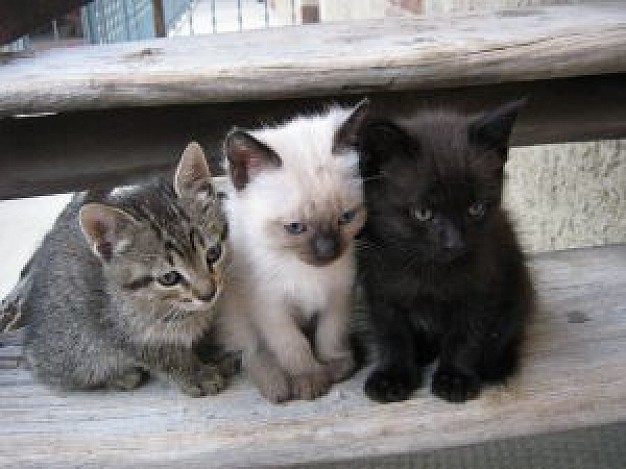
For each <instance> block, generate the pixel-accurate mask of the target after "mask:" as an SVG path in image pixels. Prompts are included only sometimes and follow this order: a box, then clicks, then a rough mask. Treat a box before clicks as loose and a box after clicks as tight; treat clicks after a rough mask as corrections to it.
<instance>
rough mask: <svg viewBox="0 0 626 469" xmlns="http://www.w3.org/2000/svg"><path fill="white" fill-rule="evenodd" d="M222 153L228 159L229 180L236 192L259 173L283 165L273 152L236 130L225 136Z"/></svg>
mask: <svg viewBox="0 0 626 469" xmlns="http://www.w3.org/2000/svg"><path fill="white" fill-rule="evenodd" d="M224 153H225V154H226V158H227V159H228V165H229V173H230V179H231V180H232V182H233V185H234V186H235V189H237V190H241V189H243V188H244V187H246V185H247V184H248V183H249V182H250V181H251V180H252V179H253V178H254V176H255V175H256V174H258V173H260V172H261V171H263V170H265V169H268V168H278V167H280V166H281V165H282V164H283V162H282V160H281V159H280V157H279V156H278V155H277V154H276V152H275V151H274V150H272V149H271V148H270V147H268V146H267V145H266V144H264V143H262V142H259V141H258V140H257V139H255V138H254V137H253V136H252V135H250V134H249V133H247V132H245V131H243V130H240V129H237V128H235V129H233V130H231V131H230V133H229V134H228V135H227V136H226V140H225V141H224Z"/></svg>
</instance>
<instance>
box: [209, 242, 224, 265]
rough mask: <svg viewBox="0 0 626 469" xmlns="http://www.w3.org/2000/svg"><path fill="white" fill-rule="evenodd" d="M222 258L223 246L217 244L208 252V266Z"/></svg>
mask: <svg viewBox="0 0 626 469" xmlns="http://www.w3.org/2000/svg"><path fill="white" fill-rule="evenodd" d="M220 257H222V245H221V244H216V245H214V246H211V247H210V248H209V249H207V250H206V261H207V263H208V264H213V263H215V262H217V261H218V260H219V259H220Z"/></svg>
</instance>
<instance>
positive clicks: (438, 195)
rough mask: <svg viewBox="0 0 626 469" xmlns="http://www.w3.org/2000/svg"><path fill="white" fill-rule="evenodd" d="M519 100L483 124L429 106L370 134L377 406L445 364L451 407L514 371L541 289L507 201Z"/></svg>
mask: <svg viewBox="0 0 626 469" xmlns="http://www.w3.org/2000/svg"><path fill="white" fill-rule="evenodd" d="M520 105H521V102H513V103H509V104H507V105H505V106H503V107H501V108H500V109H497V110H496V111H494V112H492V113H489V114H487V115H485V116H483V117H480V118H470V117H467V116H463V115H460V114H457V113H454V112H449V111H443V110H440V111H429V112H426V111H424V112H422V113H421V114H419V115H418V116H416V117H415V118H414V119H412V120H410V121H407V122H404V123H393V122H389V121H378V122H371V123H370V124H369V125H368V126H366V127H365V129H364V131H363V133H362V135H361V147H362V148H361V150H362V152H363V155H364V158H363V159H362V160H361V161H362V163H361V170H362V174H363V177H364V180H365V181H366V183H365V200H366V204H367V207H368V220H367V222H366V225H365V228H364V230H363V232H362V235H361V240H360V243H359V244H360V248H359V250H358V251H359V253H358V256H359V259H358V260H359V269H360V273H361V276H362V278H363V286H364V289H365V292H366V297H367V301H368V303H369V310H370V317H371V322H372V324H371V325H372V328H373V335H374V338H375V343H376V345H377V348H378V352H379V356H378V363H377V366H376V367H375V369H374V371H373V372H372V374H371V375H370V376H369V378H368V379H367V381H366V383H365V392H366V393H367V395H368V396H369V397H371V398H372V399H374V400H377V401H381V402H390V401H400V400H404V399H406V398H408V397H409V395H410V393H411V392H412V391H413V390H414V389H416V388H417V387H419V385H420V381H421V375H422V367H424V366H425V365H428V364H429V363H431V362H433V361H434V360H435V359H436V358H439V364H438V367H437V370H436V371H435V374H434V377H433V381H432V391H433V393H434V394H436V395H438V396H440V397H442V398H443V399H446V400H448V401H451V402H463V401H465V400H467V399H471V398H474V397H476V396H477V395H478V394H479V392H480V389H481V386H482V384H483V382H485V381H498V380H503V379H504V378H505V377H506V376H508V375H510V374H511V373H512V372H513V371H514V370H515V368H516V365H517V357H518V346H519V343H520V341H521V338H522V332H523V327H524V323H525V321H526V318H527V316H528V315H529V312H530V310H531V309H532V303H533V300H532V298H533V293H532V287H531V284H530V279H529V276H528V273H527V270H526V268H525V266H524V259H523V255H522V252H521V250H520V247H519V245H518V243H517V240H516V237H515V234H514V232H513V230H512V228H511V225H510V223H509V221H508V220H507V217H506V214H505V213H504V211H503V210H502V209H501V208H500V202H501V198H502V182H503V166H504V163H505V162H506V158H507V153H508V138H509V134H510V133H511V128H512V126H513V122H514V120H515V118H516V116H517V112H518V110H519V107H520Z"/></svg>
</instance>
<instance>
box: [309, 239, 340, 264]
mask: <svg viewBox="0 0 626 469" xmlns="http://www.w3.org/2000/svg"><path fill="white" fill-rule="evenodd" d="M313 249H314V251H315V257H317V258H318V259H320V260H330V259H334V258H335V257H337V253H338V251H339V240H338V239H337V236H335V235H320V236H317V237H316V238H315V240H314V243H313Z"/></svg>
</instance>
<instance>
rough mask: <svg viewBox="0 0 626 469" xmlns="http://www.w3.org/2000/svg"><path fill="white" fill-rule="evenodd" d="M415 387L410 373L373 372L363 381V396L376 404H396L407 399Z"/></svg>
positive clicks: (381, 370)
mask: <svg viewBox="0 0 626 469" xmlns="http://www.w3.org/2000/svg"><path fill="white" fill-rule="evenodd" d="M416 387H417V382H416V380H415V378H414V377H413V376H411V373H410V372H408V371H406V372H402V371H396V370H384V369H379V370H374V371H373V372H372V374H371V375H370V376H369V378H367V380H366V381H365V386H364V387H363V390H364V391H365V394H367V395H368V396H369V398H370V399H373V400H375V401H378V402H398V401H404V400H406V399H408V398H409V396H410V394H411V392H413V390H414V389H415V388H416Z"/></svg>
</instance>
